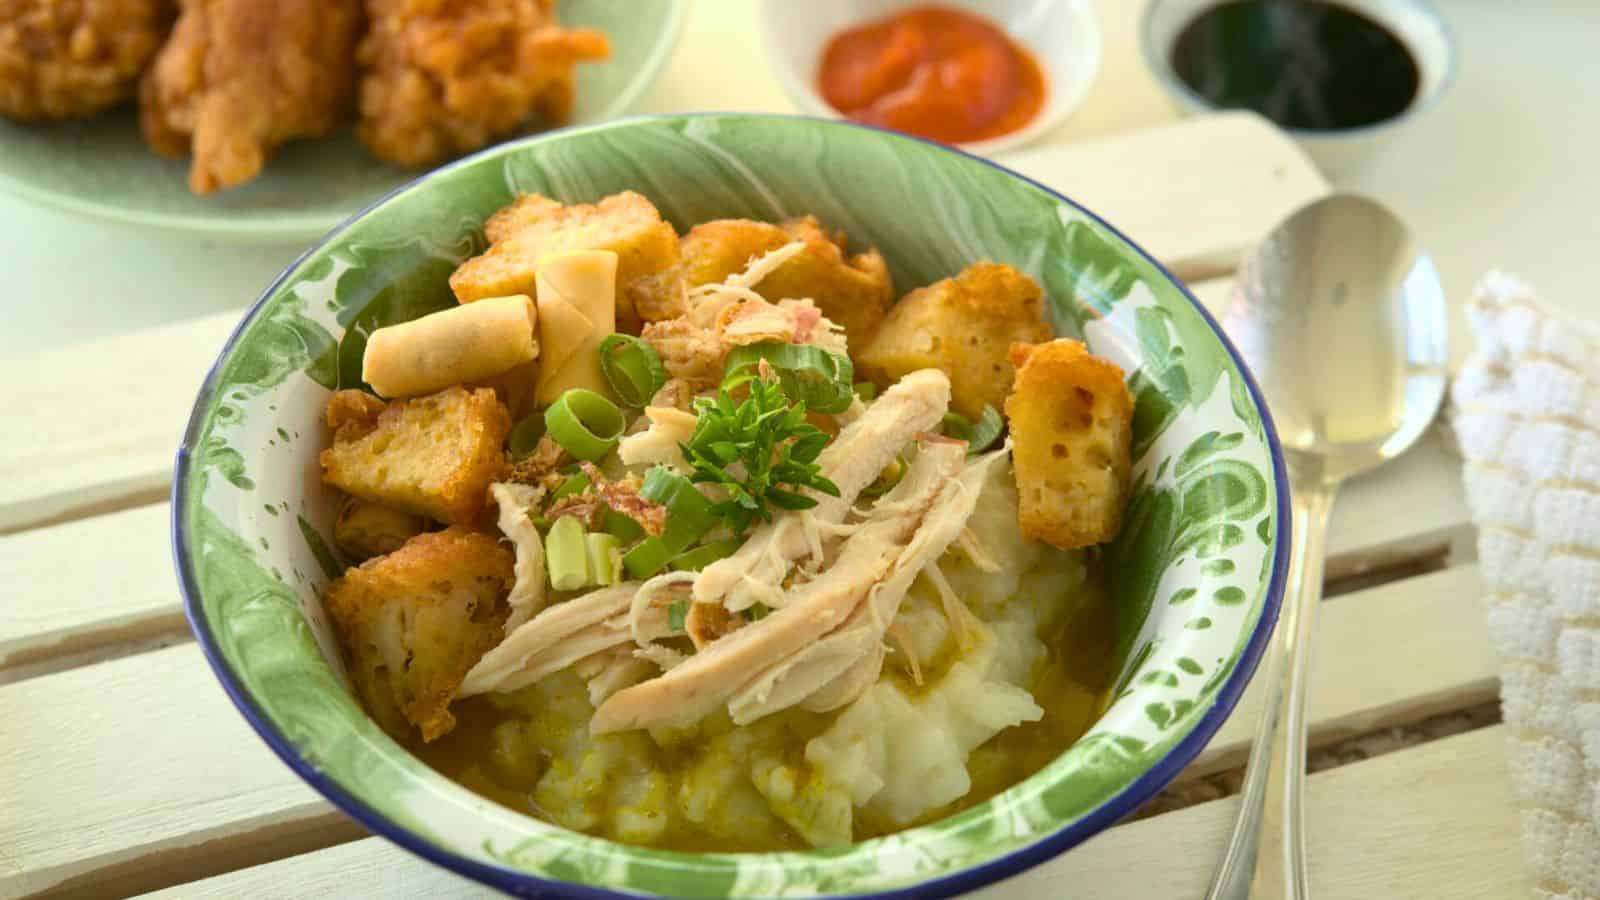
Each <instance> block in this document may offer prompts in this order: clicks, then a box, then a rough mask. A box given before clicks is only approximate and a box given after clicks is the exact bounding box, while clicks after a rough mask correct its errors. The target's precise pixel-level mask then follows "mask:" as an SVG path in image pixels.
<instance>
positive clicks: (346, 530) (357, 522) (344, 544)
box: [333, 497, 428, 562]
mask: <svg viewBox="0 0 1600 900" xmlns="http://www.w3.org/2000/svg"><path fill="white" fill-rule="evenodd" d="M427 525H428V523H427V520H425V519H423V518H422V517H421V516H418V515H413V514H412V513H408V512H402V511H400V510H398V509H393V508H391V507H388V506H383V505H380V504H377V503H369V502H367V501H366V500H362V499H360V498H358V497H346V498H344V502H343V503H342V504H340V506H339V517H338V518H337V519H335V520H334V521H333V542H334V544H336V545H337V546H338V547H339V550H340V551H341V552H343V553H344V555H345V557H346V558H347V559H350V560H352V561H354V562H364V561H366V560H369V559H371V558H373V557H374V556H382V555H384V554H385V553H393V552H394V551H396V550H399V549H400V548H401V547H402V546H403V545H404V544H405V542H406V541H409V540H411V539H412V538H414V537H416V536H417V535H419V534H421V533H422V532H423V531H425V530H427Z"/></svg>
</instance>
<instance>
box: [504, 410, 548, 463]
mask: <svg viewBox="0 0 1600 900" xmlns="http://www.w3.org/2000/svg"><path fill="white" fill-rule="evenodd" d="M542 437H544V416H542V415H540V414H539V413H534V414H532V415H530V416H528V417H527V418H524V419H523V420H522V421H521V422H518V423H517V425H516V427H515V428H513V429H511V438H510V441H509V442H508V443H509V449H510V450H511V459H512V461H513V462H515V461H517V460H519V459H524V458H526V457H527V456H528V455H529V454H531V453H532V452H533V451H534V448H536V447H538V446H539V439H540V438H542Z"/></svg>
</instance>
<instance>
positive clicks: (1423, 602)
mask: <svg viewBox="0 0 1600 900" xmlns="http://www.w3.org/2000/svg"><path fill="white" fill-rule="evenodd" d="M1482 596H1483V587H1482V584H1481V583H1480V582H1479V580H1478V567H1477V566H1476V565H1468V566H1457V567H1456V568H1453V569H1446V570H1444V571H1442V572H1435V573H1432V574H1429V575H1423V576H1421V577H1417V578H1408V579H1405V580H1403V581H1397V582H1392V583H1390V584H1386V585H1383V586H1381V587H1375V588H1369V589H1368V590H1364V591H1357V592H1355V593H1351V594H1345V595H1343V596H1339V597H1335V598H1333V599H1331V600H1329V601H1327V605H1326V606H1325V607H1324V608H1323V610H1322V618H1321V623H1320V626H1319V627H1320V629H1321V630H1320V631H1319V632H1318V634H1317V636H1316V641H1315V644H1314V645H1313V647H1312V650H1311V653H1312V671H1313V673H1314V674H1313V678H1312V681H1311V687H1310V700H1309V703H1310V706H1309V709H1310V714H1311V720H1312V724H1311V729H1310V733H1311V738H1310V739H1311V743H1312V744H1313V745H1314V746H1321V745H1324V744H1330V743H1334V742H1336V741H1339V740H1342V739H1344V738H1347V737H1350V736H1352V735H1357V734H1364V733H1367V732H1370V731H1375V730H1377V729H1379V728H1386V727H1389V726H1392V725H1399V724H1403V723H1406V722H1415V721H1418V720H1420V719H1424V718H1427V717H1428V716H1431V715H1435V714H1437V713H1441V712H1448V711H1451V710H1457V709H1465V708H1467V707H1470V706H1475V705H1477V704H1479V703H1483V702H1486V701H1490V700H1493V699H1494V697H1495V695H1496V692H1497V691H1498V690H1499V678H1498V676H1497V675H1496V672H1497V666H1498V660H1497V658H1496V656H1495V652H1494V647H1493V646H1492V645H1491V644H1490V643H1489V629H1488V625H1487V623H1486V622H1485V621H1484V617H1483V605H1482V604H1483V601H1482ZM1265 692H1266V687H1265V684H1264V682H1262V681H1261V680H1260V679H1257V680H1255V681H1253V682H1252V683H1251V685H1250V687H1249V688H1247V689H1246V690H1245V694H1244V696H1243V697H1241V698H1240V700H1239V705H1238V706H1237V707H1235V708H1234V711H1233V715H1231V716H1229V717H1228V721H1226V722H1224V723H1223V724H1222V727H1221V728H1220V729H1218V730H1217V733H1216V735H1215V736H1214V737H1213V738H1212V739H1211V743H1210V744H1209V745H1208V746H1207V747H1206V749H1205V750H1203V751H1201V754H1200V756H1199V757H1197V758H1196V759H1195V761H1194V762H1193V763H1192V764H1191V765H1190V766H1189V768H1188V769H1186V770H1185V771H1184V774H1183V777H1184V778H1192V777H1196V776H1199V775H1205V774H1208V773H1210V772H1216V771H1220V770H1223V769H1229V768H1233V767H1236V766H1241V765H1243V764H1244V761H1245V757H1246V756H1247V755H1248V754H1249V751H1250V739H1251V737H1252V736H1253V735H1254V733H1255V728H1256V723H1257V721H1258V720H1259V718H1260V715H1261V708H1262V697H1263V695H1264V694H1265Z"/></svg>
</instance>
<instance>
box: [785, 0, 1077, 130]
mask: <svg viewBox="0 0 1600 900" xmlns="http://www.w3.org/2000/svg"><path fill="white" fill-rule="evenodd" d="M927 2H928V0H763V2H762V4H761V31H762V35H763V37H764V39H765V41H766V48H767V58H768V60H769V61H770V63H771V65H772V66H773V69H774V70H775V71H776V72H777V75H778V80H779V82H781V83H782V84H783V89H784V90H785V91H786V92H788V94H789V98H790V99H791V100H793V101H794V102H795V104H796V105H797V106H799V107H800V108H801V109H802V110H804V111H805V112H808V113H812V114H814V115H820V116H831V117H833V118H843V114H842V113H840V112H839V111H838V110H837V109H834V108H833V107H832V106H830V105H829V104H828V101H826V100H824V99H823V98H822V94H821V92H820V91H819V90H818V87H817V85H818V80H817V76H818V68H819V67H820V66H821V64H822V51H823V50H824V48H826V47H827V45H828V41H829V40H830V39H832V38H833V37H834V36H835V35H837V34H838V33H839V32H841V31H843V30H845V29H847V28H853V27H855V26H857V25H861V24H864V23H866V22H870V21H873V20H875V19H881V18H884V17H886V16H890V15H893V14H894V13H895V12H897V11H899V10H902V9H906V8H908V7H912V6H922V5H926V3H927ZM938 2H939V3H941V4H942V5H946V6H951V7H954V8H956V9H962V10H966V11H968V12H972V13H976V14H978V15H980V16H983V17H985V18H987V19H988V20H989V21H991V22H994V23H995V24H996V25H997V26H999V27H1000V29H1001V30H1003V31H1004V32H1005V33H1006V34H1008V35H1010V37H1011V39H1012V40H1014V41H1016V42H1017V43H1019V44H1021V45H1022V46H1024V47H1026V48H1027V49H1028V51H1029V52H1031V53H1032V54H1033V57H1034V59H1035V60H1037V61H1038V63H1039V67H1040V68H1041V69H1042V70H1043V71H1044V77H1045V97H1044V106H1043V107H1042V108H1041V109H1040V110H1039V114H1038V115H1036V116H1034V117H1033V119H1032V121H1030V122H1028V124H1026V125H1024V126H1023V127H1022V128H1019V129H1017V130H1016V131H1013V132H1011V133H1009V134H1003V135H1000V136H999V137H995V138H990V139H989V140H984V141H970V142H967V143H962V144H958V145H957V146H959V147H961V148H962V149H963V150H967V151H970V152H972V153H978V154H991V153H996V152H999V151H1001V150H1005V149H1009V148H1013V147H1020V146H1022V145H1024V144H1027V143H1029V142H1031V141H1033V140H1035V139H1036V138H1038V137H1039V136H1040V135H1042V134H1044V133H1045V132H1047V131H1049V130H1050V129H1052V128H1054V127H1055V126H1057V125H1059V124H1061V122H1062V121H1063V120H1065V119H1066V117H1067V116H1068V115H1069V114H1070V113H1071V112H1072V111H1073V110H1074V109H1077V108H1078V106H1079V104H1081V103H1082V102H1083V98H1084V97H1085V96H1086V95H1087V94H1088V93H1089V87H1090V85H1092V84H1093V83H1094V79H1095V75H1096V74H1097V73H1098V72H1099V71H1100V24H1099V22H1098V21H1097V20H1096V19H1095V15H1094V9H1093V6H1092V3H1091V2H1090V0H938Z"/></svg>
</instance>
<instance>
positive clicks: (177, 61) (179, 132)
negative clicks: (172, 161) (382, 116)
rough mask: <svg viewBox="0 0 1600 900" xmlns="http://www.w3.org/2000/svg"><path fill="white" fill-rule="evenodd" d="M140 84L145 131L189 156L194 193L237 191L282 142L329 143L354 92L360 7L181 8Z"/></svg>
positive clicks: (250, 2)
mask: <svg viewBox="0 0 1600 900" xmlns="http://www.w3.org/2000/svg"><path fill="white" fill-rule="evenodd" d="M179 5H180V7H181V9H182V13H181V14H180V15H179V17H178V24H177V25H176V26H175V27H174V28H173V29H172V36H171V37H169V38H168V39H167V43H166V45H165V46H163V47H162V48H161V52H160V53H159V54H158V55H157V56H156V60H155V63H154V64H153V65H152V66H151V67H150V70H149V71H148V72H146V73H145V76H144V81H143V83H142V84H141V85H140V86H139V127H140V128H141V129H142V130H143V132H144V138H145V141H146V142H147V143H149V144H150V146H151V147H152V148H154V149H155V150H156V151H157V152H159V153H164V154H166V155H168V156H172V157H178V158H181V157H183V156H187V155H192V156H193V162H192V163H191V164H190V166H189V190H191V191H193V192H195V193H196V194H210V193H212V192H214V191H218V190H223V189H226V188H232V187H237V186H238V185H241V184H243V183H245V182H247V181H249V180H251V179H253V178H255V177H256V176H257V175H259V174H260V173H261V169H262V167H263V166H265V165H266V161H267V157H269V156H270V155H271V154H272V152H273V151H274V150H276V149H277V147H278V146H279V145H280V144H283V143H284V142H286V141H290V140H294V139H297V138H309V137H326V136H327V135H330V134H332V133H333V132H334V130H335V129H337V128H338V127H339V125H340V124H341V123H342V122H343V120H344V117H345V114H346V113H347V112H348V111H349V106H350V100H351V98H352V96H354V92H355V45H356V35H357V33H358V31H359V30H360V28H361V3H360V0H273V2H261V0H181V2H180V4H179Z"/></svg>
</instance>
